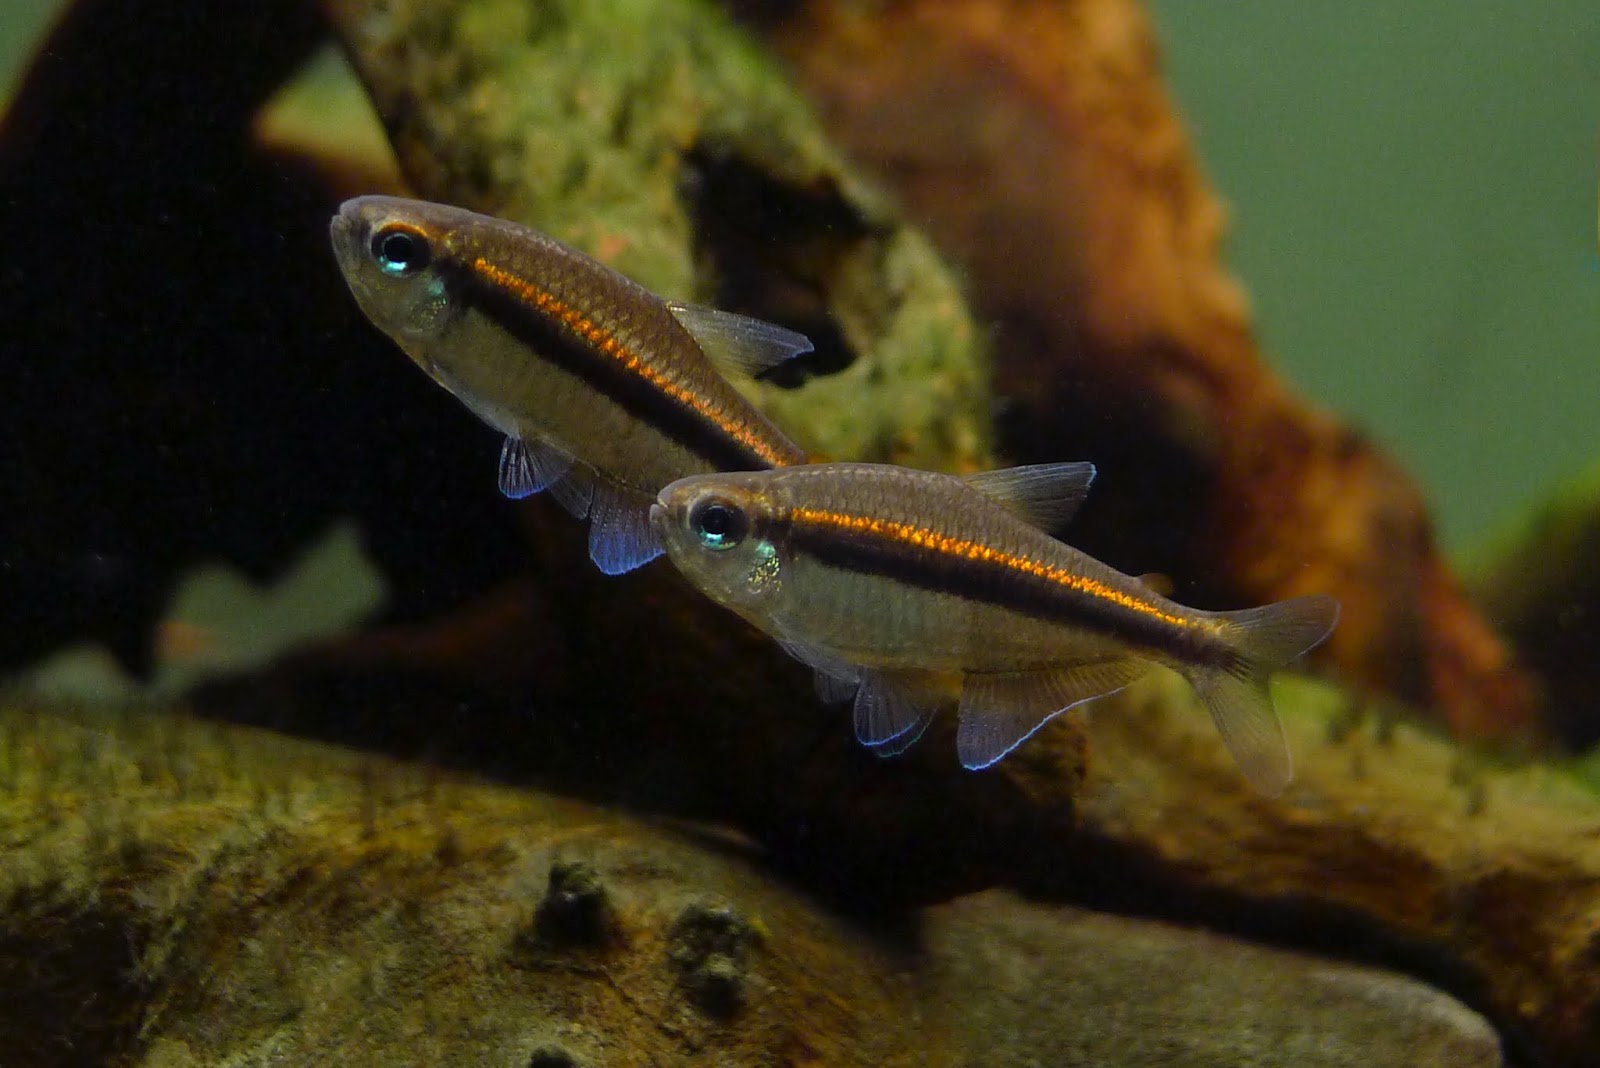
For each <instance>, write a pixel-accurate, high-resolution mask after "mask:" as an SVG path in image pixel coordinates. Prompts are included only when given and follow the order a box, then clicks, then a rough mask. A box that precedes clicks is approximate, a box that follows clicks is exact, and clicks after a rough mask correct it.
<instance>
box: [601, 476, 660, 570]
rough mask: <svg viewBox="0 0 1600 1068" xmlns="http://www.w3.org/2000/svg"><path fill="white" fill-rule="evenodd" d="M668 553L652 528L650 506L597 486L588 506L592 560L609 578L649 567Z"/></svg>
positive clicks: (626, 494) (622, 493)
mask: <svg viewBox="0 0 1600 1068" xmlns="http://www.w3.org/2000/svg"><path fill="white" fill-rule="evenodd" d="M664 551H665V550H664V549H663V547H662V545H661V539H660V538H659V537H657V536H656V532H655V529H654V528H653V527H651V526H650V503H649V502H648V501H646V500H643V499H641V498H639V497H636V496H634V495H632V494H628V493H624V492H623V491H621V490H618V489H614V488H612V487H610V486H604V485H597V486H595V487H594V496H593V499H592V501H591V503H590V506H589V556H590V557H591V558H592V559H593V560H594V562H595V564H596V566H598V567H599V568H600V570H601V571H604V572H605V573H606V574H608V575H620V574H622V573H623V572H626V571H632V570H633V569H634V568H636V567H638V566H639V565H641V564H647V563H649V562H650V561H651V560H654V559H655V558H656V557H658V556H660V555H661V554H662V552H664Z"/></svg>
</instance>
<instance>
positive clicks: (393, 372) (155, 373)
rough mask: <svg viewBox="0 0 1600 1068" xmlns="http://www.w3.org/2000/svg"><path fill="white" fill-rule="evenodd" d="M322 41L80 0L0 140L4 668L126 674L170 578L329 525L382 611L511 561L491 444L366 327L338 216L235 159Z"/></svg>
mask: <svg viewBox="0 0 1600 1068" xmlns="http://www.w3.org/2000/svg"><path fill="white" fill-rule="evenodd" d="M322 33H323V28H322V24H321V22H320V20H319V19H318V18H316V17H315V15H314V13H313V12H312V11H311V10H310V8H309V7H305V8H302V7H300V6H296V5H281V4H271V5H222V6H220V7H219V6H216V5H209V4H201V3H194V2H185V3H177V4H164V3H154V2H135V3H125V2H117V0H89V2H82V3H78V4H75V5H74V6H73V8H72V15H71V17H70V18H68V19H67V20H66V21H65V22H63V23H62V24H61V25H60V26H58V27H57V28H56V30H55V32H54V33H53V34H52V35H51V37H50V39H49V41H48V43H47V45H46V48H45V50H44V51H43V52H42V53H41V55H40V58H39V59H38V60H37V62H36V63H35V65H34V66H33V68H32V69H31V70H30V72H29V73H28V76H27V77H26V79H25V80H24V82H23V84H22V85H21V87H20V89H19V92H18V94H17V95H16V98H15V101H14V105H13V107H12V109H11V111H10V112H9V113H8V115H7V118H6V122H5V125H4V128H3V129H0V227H3V229H4V231H5V233H6V234H7V237H8V242H9V244H10V247H11V249H12V254H11V255H9V256H7V257H5V258H4V260H3V262H0V322H4V323H5V324H6V326H5V331H4V338H3V340H0V421H3V423H4V425H5V426H6V428H7V440H6V448H5V449H4V451H3V452H0V501H4V502H7V503H6V507H5V508H4V509H0V546H3V558H0V669H8V668H15V667H18V666H21V665H24V664H26V663H28V662H31V661H33V660H36V659H37V658H39V657H41V656H43V655H46V654H48V653H49V652H50V651H52V650H53V649H55V648H57V647H59V646H61V645H63V644H66V643H69V642H77V641H84V640H93V641H97V642H100V643H103V644H105V645H107V646H108V647H110V648H111V649H112V650H113V651H114V652H115V653H116V655H117V656H118V657H119V658H120V659H121V660H122V661H123V663H124V664H125V665H127V666H128V667H129V668H131V669H133V670H135V671H146V670H148V669H149V667H150V666H151V662H152V657H153V649H152V642H153V627H152V624H153V623H154V622H155V620H156V619H157V618H159V614H160V612H161V610H162V608H163V607H164V605H165V602H166V600H167V598H168V597H169V595H170V592H171V589H172V587H173V584H174V582H175V580H176V578H177V576H178V575H179V574H181V573H182V572H183V571H185V570H187V569H188V568H190V567H192V566H194V565H195V564H197V563H199V562H202V561H215V560H219V559H220V560H225V561H228V562H231V563H233V564H235V565H237V566H239V567H240V568H242V569H243V570H244V571H245V572H247V573H248V574H249V575H250V576H252V577H253V578H255V579H257V580H268V579H270V578H271V577H272V576H273V575H274V574H276V573H277V572H278V571H279V570H280V569H281V568H283V567H284V565H285V564H287V563H288V562H289V561H290V560H291V559H292V558H293V557H294V556H295V555H296V554H297V553H298V551H299V550H300V549H301V548H302V547H303V546H304V545H305V543H306V542H308V541H309V540H311V539H312V538H314V537H316V536H317V535H318V534H319V533H320V532H321V531H322V530H324V529H325V528H326V526H327V525H328V524H329V523H331V522H333V521H334V520H335V519H337V518H342V517H345V516H352V515H353V516H355V517H356V518H357V519H358V520H359V522H360V524H361V527H362V530H363V531H364V534H365V538H366V548H367V550H368V552H369V553H370V554H371V556H372V557H373V558H374V559H375V560H376V562H377V563H378V566H379V567H380V568H381V569H382V570H383V572H384V573H385V575H386V576H387V577H388V579H389V580H390V583H389V584H390V588H391V589H392V591H393V600H392V603H391V610H392V615H393V617H394V618H414V617H418V616H422V615H426V614H429V613H431V612H432V611H434V610H436V609H438V608H439V607H440V606H442V605H447V604H451V603H454V602H456V601H458V600H459V599H461V598H462V597H464V596H466V595H467V594H469V593H470V592H472V591H474V590H476V589H480V588H482V587H484V586H486V585H488V584H489V583H491V582H492V581H493V580H494V579H495V578H496V577H497V576H498V575H500V574H501V573H503V571H504V570H505V569H506V568H508V567H509V566H510V564H511V562H512V561H513V560H514V558H515V556H516V550H515V545H514V539H513V536H512V535H511V534H510V532H509V530H510V528H509V523H508V521H507V516H508V514H509V510H508V509H507V507H506V506H505V505H504V504H502V503H500V502H499V501H497V500H496V498H495V495H494V494H493V493H492V492H486V487H487V488H488V489H489V490H490V491H492V487H493V483H494V462H495V461H494V455H495V453H494V449H495V446H494V444H493V442H492V441H490V440H489V435H487V434H486V433H478V432H477V431H478V429H479V428H478V427H477V425H476V423H475V421H474V420H473V419H472V418H471V417H470V416H469V415H467V414H466V413H464V412H459V411H457V410H454V408H455V406H454V405H453V404H452V403H451V402H450V400H449V398H447V397H444V396H443V395H441V394H440V393H439V392H438V391H437V390H436V389H435V388H434V387H433V386H431V385H430V384H429V383H427V381H426V380H425V379H424V378H423V376H421V375H419V374H416V373H415V372H414V371H413V369H411V368H410V367H408V366H407V365H406V363H407V361H405V360H404V357H402V356H401V355H400V354H399V353H397V352H394V351H391V346H390V345H389V344H388V342H387V341H385V340H384V339H382V338H381V337H379V336H378V335H377V334H376V332H374V331H372V330H371V329H370V328H368V327H367V326H366V324H365V323H364V322H362V321H361V320H360V317H359V314H358V313H357V312H356V310H355V309H354V307H353V306H352V305H351V302H350V301H349V300H348V299H347V297H346V294H345V293H344V292H343V286H342V285H341V283H340V281H339V278H338V275H337V272H336V270H335V268H334V266H333V263H332V257H331V256H330V254H329V251H328V247H327V236H326V226H327V219H328V217H329V215H330V214H331V213H332V211H333V208H334V207H335V205H333V204H331V203H328V202H327V198H326V194H323V193H321V192H320V191H319V190H318V186H317V185H316V184H315V183H314V182H313V181H312V180H311V177H310V176H309V175H308V174H304V173H301V172H300V171H298V170H297V169H296V168H294V167H293V166H290V165H287V164H284V163H282V162H280V161H276V160H274V159H272V158H269V157H267V156H266V155H265V154H263V153H262V152H261V151H259V150H258V149H256V148H255V147H254V146H253V145H252V144H251V143H250V140H249V137H250V135H249V129H250V117H251V115H252V114H253V113H254V111H255V110H256V108H257V107H258V106H259V104H260V103H261V102H262V101H263V100H264V99H265V98H266V97H267V96H268V95H269V94H270V92H271V91H272V90H273V89H274V88H276V87H277V86H278V85H279V84H280V83H281V82H282V81H283V80H284V79H285V78H286V77H287V76H288V75H289V74H290V72H291V71H292V70H293V69H294V68H295V67H296V66H297V65H298V64H299V63H300V62H301V61H302V60H303V59H304V57H305V56H306V55H308V54H309V52H310V51H311V50H312V49H313V48H314V47H315V46H316V44H317V43H318V42H319V41H320V39H321V36H322ZM240 41H249V42H251V45H250V47H249V48H247V49H243V50H241V49H240V48H239V47H238V42H240Z"/></svg>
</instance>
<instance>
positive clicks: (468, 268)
mask: <svg viewBox="0 0 1600 1068" xmlns="http://www.w3.org/2000/svg"><path fill="white" fill-rule="evenodd" d="M329 232H330V238H331V240H332V243H333V249H334V253H335V256H336V258H337V259H338V262H339V266H340V269H341V270H342V272H343V274H344V277H345V280H346V282H347V283H348V284H349V286H350V290H351V293H352V294H353V295H354V297H355V299H356V302H357V304H358V305H359V306H360V307H361V310H362V311H363V312H364V313H365V314H366V315H367V317H368V318H369V319H371V320H372V322H373V323H374V324H375V325H377V326H378V327H379V328H380V329H382V330H383V331H384V332H385V333H387V334H388V335H389V336H390V337H391V338H393V339H394V341H395V342H396V343H398V344H399V345H400V347H401V348H402V349H403V350H405V352H406V353H407V355H409V356H410V357H411V358H412V360H413V361H415V362H416V363H417V364H418V365H419V366H420V367H422V369H423V370H424V371H426V372H427V373H428V374H429V376H430V377H432V378H433V379H434V381H435V382H437V383H438V384H439V385H441V386H443V387H444V388H445V389H447V390H449V391H450V392H451V393H453V394H454V395H455V396H456V397H457V398H459V399H460V400H461V401H462V402H463V403H464V404H465V405H466V406H467V407H468V408H470V409H471V410H472V411H473V412H474V413H475V414H477V415H478V416H479V417H480V418H481V419H482V420H483V421H484V422H486V423H488V424H489V425H491V426H493V427H494V428H495V429H497V430H499V431H500V432H501V433H503V434H505V435H506V439H505V445H504V447H503V449H502V452H501V462H500V486H501V489H502V490H503V491H505V492H506V493H507V494H508V495H509V496H519V497H520V496H526V495H527V494H529V493H534V492H538V491H539V490H541V489H550V490H551V491H552V492H553V493H554V495H555V496H556V497H557V498H558V499H559V500H560V501H561V503H562V504H563V505H565V506H566V507H567V508H568V509H569V510H570V511H572V512H573V513H574V514H576V515H578V516H579V517H583V516H588V517H590V520H591V531H590V550H591V555H592V556H593V557H594V559H595V561H596V563H597V564H599V565H600V567H601V568H602V570H605V571H608V572H611V573H616V572H619V571H626V570H629V569H630V568H631V567H635V566H638V565H639V564H641V563H644V562H645V561H647V560H649V559H651V558H653V557H654V556H655V555H657V554H658V553H659V552H660V547H659V544H658V543H657V542H656V540H655V538H654V536H653V534H652V533H651V531H650V528H649V524H648V522H647V518H646V517H647V514H648V508H649V505H650V502H651V501H652V500H653V499H654V497H655V494H656V492H657V491H658V490H660V489H661V487H663V486H665V485H667V484H668V483H669V482H672V481H674V480H676V479H678V478H682V477H684V476H686V475H691V474H696V473H705V472H714V471H741V470H758V469H763V468H770V467H777V466H783V465H786V464H794V463H800V462H803V460H804V458H805V454H804V451H803V450H802V449H800V448H799V447H798V446H797V445H795V444H794V443H793V442H791V441H789V439H788V438H787V437H785V436H784V434H783V433H782V432H781V431H780V430H779V429H778V428H777V427H776V426H774V425H773V424H772V423H771V422H769V421H768V420H767V419H766V418H765V417H764V416H763V415H762V414H761V413H760V412H759V411H758V410H757V409H756V408H755V407H754V406H753V405H752V404H751V403H750V402H749V401H748V400H746V399H745V398H744V397H743V396H742V395H741V394H740V393H739V392H738V390H736V389H735V388H734V387H733V386H732V385H731V384H730V383H729V382H728V381H727V380H726V379H725V378H724V377H723V374H722V373H721V372H722V370H737V371H742V372H747V373H758V372H760V371H761V370H764V369H765V368H767V367H770V366H774V365H776V364H777V363H780V362H782V361H783V360H785V359H788V358H790V357H792V356H794V355H797V354H799V353H801V352H805V351H809V349H810V343H809V342H808V341H807V340H806V339H805V338H804V337H803V336H802V335H799V334H796V333H794V332H792V331H788V330H784V329H783V328H781V327H777V326H774V325H772V324H769V323H763V322H761V321H759V320H754V319H747V318H745V317H743V316H737V315H732V314H729V313H726V312H719V311H716V310H714V309H709V308H700V307H696V306H693V305H685V304H675V303H671V302H668V301H664V300H662V299H661V298H660V297H658V296H656V295H655V294H654V293H651V292H650V291H649V290H647V289H645V288H644V287H643V286H640V285H638V284H637V283H635V282H633V281H631V280H630V279H628V278H626V277H624V276H623V275H621V274H619V273H617V272H616V271H613V270H612V269H610V268H609V267H606V266H605V265H604V264H601V263H599V262H597V261H596V260H593V259H591V258H589V257H588V256H586V255H584V254H583V253H581V252H578V251H577V250H576V249H573V248H570V247H568V246H566V245H564V244H562V243H561V242H559V241H556V240H554V239H552V238H550V237H547V236H545V235H544V234H541V233H539V232H538V231H536V230H532V229H529V228H527V227H523V226H518V225H516V224H514V223H511V222H507V221H505V220H501V219H494V218H491V217H489V216H485V215H479V214H476V213H474V212H470V211H466V210H464V209H461V208H455V207H450V206H447V205H443V204H432V203H428V202H424V201H415V200H405V199H399V198H394V197H376V196H374V197H360V198H357V199H355V200H351V201H348V202H346V203H345V204H344V205H343V206H342V207H341V208H340V210H339V213H338V214H337V215H335V216H334V218H333V221H332V223H331V224H330V228H329Z"/></svg>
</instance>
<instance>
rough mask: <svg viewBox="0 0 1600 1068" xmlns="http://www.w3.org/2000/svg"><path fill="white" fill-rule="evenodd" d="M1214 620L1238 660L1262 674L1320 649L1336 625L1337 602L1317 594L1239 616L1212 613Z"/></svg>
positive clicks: (1245, 611) (1236, 613) (1337, 615)
mask: <svg viewBox="0 0 1600 1068" xmlns="http://www.w3.org/2000/svg"><path fill="white" fill-rule="evenodd" d="M1214 617H1215V618H1216V619H1219V620H1221V621H1222V623H1223V624H1224V627H1225V629H1226V632H1227V635H1228V640H1229V642H1230V643H1231V644H1232V645H1233V647H1234V650H1235V651H1236V652H1238V654H1239V656H1240V657H1241V658H1243V659H1244V660H1245V661H1246V662H1248V663H1249V665H1250V666H1251V668H1252V669H1253V670H1254V671H1256V672H1258V673H1262V674H1265V673H1267V672H1271V671H1277V670H1278V669H1279V668H1281V667H1283V666H1285V665H1286V664H1288V663H1289V661H1291V660H1293V659H1294V658H1295V657H1297V656H1299V655H1300V654H1301V653H1308V652H1310V651H1311V650H1313V649H1315V648H1316V647H1317V646H1319V645H1321V644H1322V642H1323V640H1324V639H1325V638H1327V636H1328V635H1330V634H1332V633H1333V628H1334V627H1335V626H1337V625H1338V622H1339V602H1338V601H1336V600H1334V599H1333V598H1332V597H1328V596H1326V595H1325V594H1317V595H1315V596H1312V597H1296V598H1293V599H1292V600H1288V601H1278V602H1276V603H1275V604H1269V605H1263V606H1262V607H1260V608H1246V609H1245V610H1244V611H1242V612H1216V613H1214Z"/></svg>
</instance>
